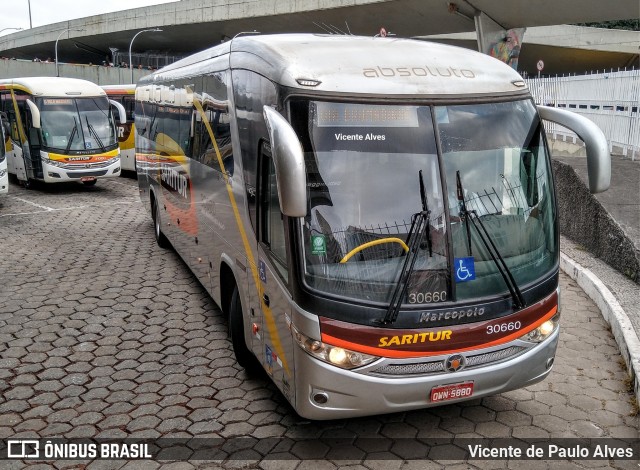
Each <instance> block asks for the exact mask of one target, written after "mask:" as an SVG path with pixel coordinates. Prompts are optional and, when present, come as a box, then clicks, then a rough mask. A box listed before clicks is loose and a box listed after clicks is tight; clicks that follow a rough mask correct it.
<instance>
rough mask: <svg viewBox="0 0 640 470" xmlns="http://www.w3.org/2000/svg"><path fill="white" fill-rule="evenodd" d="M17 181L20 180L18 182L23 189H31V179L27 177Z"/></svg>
mask: <svg viewBox="0 0 640 470" xmlns="http://www.w3.org/2000/svg"><path fill="white" fill-rule="evenodd" d="M18 181H19V182H20V184H22V187H23V188H24V189H33V181H31V179H29V178H27V180H26V181H20V180H18Z"/></svg>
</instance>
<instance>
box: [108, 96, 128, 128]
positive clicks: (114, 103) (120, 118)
mask: <svg viewBox="0 0 640 470" xmlns="http://www.w3.org/2000/svg"><path fill="white" fill-rule="evenodd" d="M109 103H111V106H113V107H114V108H116V109H117V110H118V121H120V124H126V123H127V112H126V111H125V110H124V106H122V105H121V104H120V103H118V102H117V101H115V100H109Z"/></svg>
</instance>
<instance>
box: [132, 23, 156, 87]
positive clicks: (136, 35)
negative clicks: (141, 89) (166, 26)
mask: <svg viewBox="0 0 640 470" xmlns="http://www.w3.org/2000/svg"><path fill="white" fill-rule="evenodd" d="M147 31H162V30H161V29H160V28H153V29H143V30H142V31H138V32H137V33H136V34H135V36H133V39H131V42H130V43H129V68H130V69H131V83H133V64H132V63H131V47H132V46H133V41H135V39H136V38H137V37H138V35H139V34H142V33H146V32H147Z"/></svg>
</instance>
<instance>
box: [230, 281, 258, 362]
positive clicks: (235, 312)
mask: <svg viewBox="0 0 640 470" xmlns="http://www.w3.org/2000/svg"><path fill="white" fill-rule="evenodd" d="M229 336H231V344H232V345H233V353H234V354H235V356H236V361H238V364H240V366H241V367H243V368H244V369H246V370H247V371H248V372H253V371H254V370H256V366H257V361H256V358H255V356H254V355H253V353H252V352H251V351H250V350H249V348H248V347H247V343H246V341H245V339H244V319H243V315H242V304H241V303H240V294H239V293H238V287H237V286H236V287H235V288H234V289H233V294H232V295H231V302H230V305H229Z"/></svg>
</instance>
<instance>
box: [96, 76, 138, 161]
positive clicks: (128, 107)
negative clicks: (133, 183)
mask: <svg viewBox="0 0 640 470" xmlns="http://www.w3.org/2000/svg"><path fill="white" fill-rule="evenodd" d="M102 89H103V90H104V91H106V92H107V96H108V97H109V99H110V100H113V101H116V102H118V103H120V104H121V105H122V106H123V107H124V110H125V113H126V118H127V121H126V122H125V123H120V124H118V126H117V128H118V145H119V146H120V164H121V165H122V169H123V170H127V171H136V151H135V142H134V140H135V139H134V136H135V130H134V129H135V126H134V121H133V112H134V110H135V89H136V86H135V85H104V86H103V87H102Z"/></svg>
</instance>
